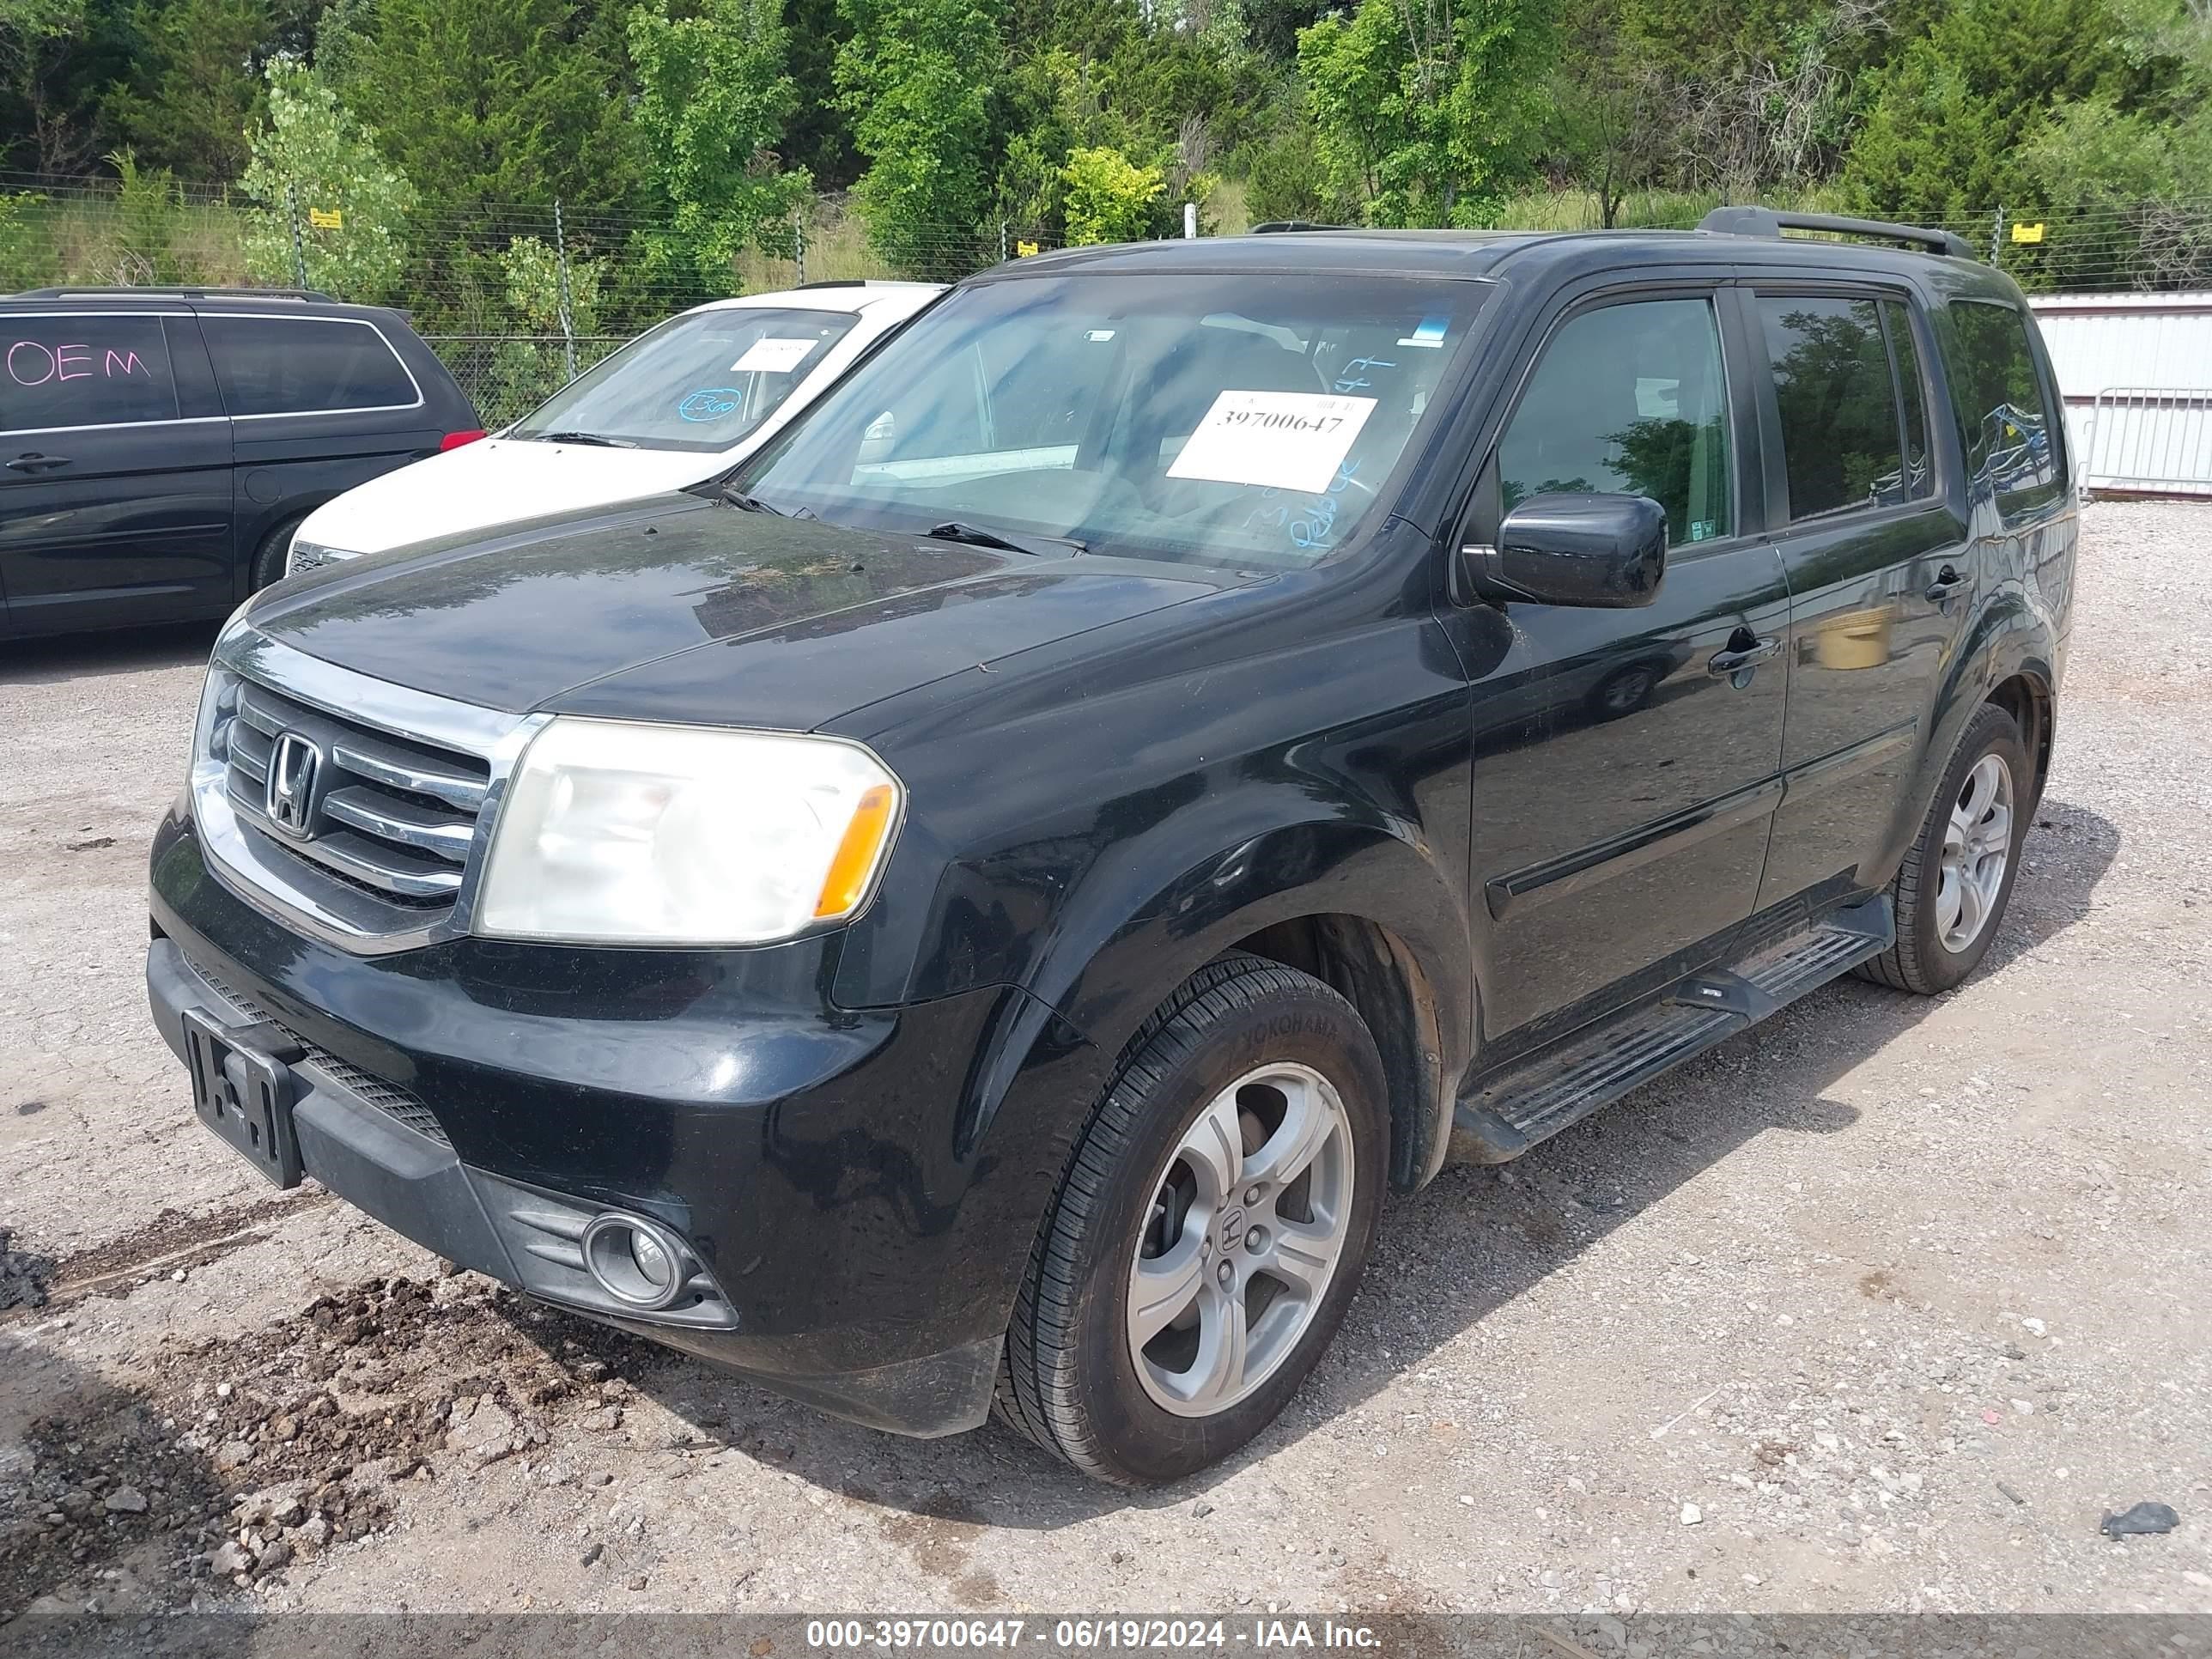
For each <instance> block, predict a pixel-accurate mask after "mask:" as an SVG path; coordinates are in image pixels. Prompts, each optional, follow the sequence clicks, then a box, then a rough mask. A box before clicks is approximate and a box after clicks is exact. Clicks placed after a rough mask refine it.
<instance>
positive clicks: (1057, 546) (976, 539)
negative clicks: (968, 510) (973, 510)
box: [921, 519, 1090, 559]
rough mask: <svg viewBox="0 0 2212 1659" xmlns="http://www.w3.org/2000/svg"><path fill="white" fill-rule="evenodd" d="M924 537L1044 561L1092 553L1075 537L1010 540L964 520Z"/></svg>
mask: <svg viewBox="0 0 2212 1659" xmlns="http://www.w3.org/2000/svg"><path fill="white" fill-rule="evenodd" d="M921 533H922V534H923V535H925V536H927V537H928V538H930V539H931V540H932V541H938V542H960V543H963V544H966V545H967V546H969V547H997V548H1003V549H1005V550H1006V551H1007V552H1009V553H1033V554H1035V555H1036V556H1037V557H1038V558H1040V559H1049V558H1052V557H1054V556H1056V555H1058V554H1059V553H1060V550H1062V549H1063V548H1073V550H1075V551H1076V552H1078V553H1088V552H1089V551H1090V549H1089V548H1088V547H1086V546H1085V545H1084V544H1082V543H1081V542H1079V541H1078V540H1076V539H1075V538H1074V537H1073V536H1009V535H1007V534H1006V532H1004V531H1002V530H986V529H985V528H984V527H983V526H981V525H980V524H969V523H968V522H967V521H966V520H962V519H947V520H945V522H944V523H943V524H940V525H932V526H930V527H929V528H928V529H927V530H925V531H923V532H921Z"/></svg>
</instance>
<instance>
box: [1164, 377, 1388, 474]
mask: <svg viewBox="0 0 2212 1659" xmlns="http://www.w3.org/2000/svg"><path fill="white" fill-rule="evenodd" d="M1374 412H1375V399H1374V398H1340V397H1331V396H1329V395H1328V394H1327V393H1324V392H1223V393H1222V394H1221V395H1220V396H1219V397H1218V398H1215V399H1214V400H1213V407H1212V408H1211V409H1209V410H1206V417H1205V418H1204V419H1203V420H1201V421H1200V422H1199V423H1198V429H1197V430H1196V431H1195V432H1193V433H1192V434H1191V435H1190V439H1189V441H1188V442H1187V443H1185V444H1184V445H1183V447H1182V453H1179V454H1178V455H1177V456H1176V459H1175V465H1173V466H1170V468H1169V469H1168V477H1170V478H1206V479H1210V480H1212V482H1214V483H1233V484H1257V485H1259V486H1260V487H1261V488H1262V489H1297V490H1304V491H1305V492H1307V493H1308V494H1313V493H1316V492H1318V491H1320V490H1324V489H1328V486H1329V483H1330V482H1331V481H1332V480H1333V479H1334V477H1336V469H1337V468H1338V466H1339V465H1341V464H1342V463H1343V460H1344V458H1345V456H1346V454H1347V453H1350V451H1351V449H1352V441H1353V440H1354V439H1356V438H1358V436H1359V428H1361V427H1363V426H1364V425H1366V424H1367V417H1368V416H1370V415H1371V414H1373V413H1374Z"/></svg>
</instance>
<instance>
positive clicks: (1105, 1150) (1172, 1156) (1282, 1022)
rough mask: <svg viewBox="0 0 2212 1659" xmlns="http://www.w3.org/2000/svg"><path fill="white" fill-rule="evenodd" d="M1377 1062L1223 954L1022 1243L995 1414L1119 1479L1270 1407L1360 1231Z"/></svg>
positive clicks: (1355, 1272)
mask: <svg viewBox="0 0 2212 1659" xmlns="http://www.w3.org/2000/svg"><path fill="white" fill-rule="evenodd" d="M1387 1110H1388V1109H1387V1105H1386V1094H1385V1084H1384V1081H1383V1062H1382V1058H1381V1056H1380V1054H1377V1052H1376V1047H1375V1041H1374V1038H1373V1037H1372V1036H1370V1034H1369V1032H1368V1030H1367V1028H1366V1026H1365V1024H1364V1023H1362V1021H1361V1020H1360V1018H1359V1016H1358V1013H1357V1012H1355V1011H1354V1010H1353V1009H1352V1005H1351V1004H1349V1003H1348V1002H1346V1000H1344V999H1343V998H1342V997H1340V996H1339V995H1338V994H1336V993H1335V992H1334V991H1333V990H1331V989H1330V988H1329V987H1328V986H1326V985H1324V984H1322V982H1321V981H1319V980H1316V979H1315V978H1313V977H1312V976H1311V975H1306V974H1302V973H1299V972H1297V971H1296V970H1295V969H1289V968H1285V967H1282V966H1280V965H1279V964H1277V963H1270V962H1265V961H1262V960H1261V959H1260V958H1258V957H1227V958H1225V959H1224V960H1222V961H1220V962H1218V963H1212V964H1210V965H1209V966H1207V967H1206V968H1205V969H1202V970H1200V972H1199V973H1198V974H1197V975H1194V977H1193V978H1192V979H1191V980H1190V981H1188V983H1187V984H1186V985H1185V986H1184V987H1182V990H1181V991H1179V992H1178V993H1177V994H1176V996H1175V997H1174V998H1173V999H1171V1000H1170V1001H1169V1003H1168V1005H1167V1006H1165V1007H1164V1008H1163V1009H1162V1010H1161V1011H1160V1012H1158V1013H1157V1014H1155V1015H1154V1016H1153V1017H1152V1019H1151V1020H1150V1021H1148V1022H1147V1023H1146V1026H1145V1028H1144V1029H1143V1030H1141V1031H1139V1033H1138V1035H1137V1036H1136V1038H1135V1039H1134V1040H1133V1042H1132V1043H1131V1044H1130V1047H1129V1048H1128V1050H1127V1053H1126V1054H1125V1056H1124V1058H1123V1061H1122V1064H1121V1070H1120V1071H1119V1073H1117V1074H1116V1076H1115V1080H1114V1082H1113V1083H1112V1085H1110V1086H1109V1088H1108V1090H1107V1092H1106V1097H1105V1099H1104V1101H1103V1103H1101V1105H1100V1106H1099V1108H1098V1109H1097V1113H1096V1114H1095V1115H1093V1117H1092V1119H1091V1123H1090V1124H1089V1126H1088V1127H1086V1128H1085V1132H1084V1134H1083V1136H1082V1139H1080V1141H1079V1143H1078V1146H1077V1149H1076V1153H1075V1157H1074V1160H1073V1164H1072V1165H1071V1166H1070V1169H1069V1170H1068V1174H1067V1176H1066V1182H1065V1183H1064V1185H1063V1186H1062V1188H1061V1190H1060V1194H1059V1196H1058V1198H1057V1200H1055V1202H1054V1206H1053V1210H1052V1212H1051V1213H1050V1214H1049V1215H1048V1217H1047V1218H1046V1221H1045V1224H1044V1226H1043V1228H1042V1231H1041V1233H1040V1235H1039V1237H1038V1239H1037V1243H1036V1249H1035V1250H1034V1251H1033V1253H1032V1255H1031V1259H1030V1272H1029V1275H1028V1278H1027V1279H1026V1280H1025V1282H1024V1285H1023V1288H1022V1291H1021V1295H1020V1297H1019V1299H1018V1303H1017V1304H1016V1308H1015V1312H1014V1319H1013V1322H1012V1328H1010V1329H1009V1331H1008V1333H1007V1341H1006V1364H1005V1367H1004V1370H1003V1371H1002V1373H1001V1376H1000V1397H999V1412H1000V1416H1001V1417H1002V1418H1003V1419H1006V1421H1008V1422H1010V1423H1012V1425H1014V1426H1016V1427H1017V1428H1018V1429H1020V1430H1021V1431H1023V1432H1024V1433H1025V1434H1027V1435H1028V1436H1029V1437H1030V1438H1031V1439H1033V1440H1035V1441H1036V1443H1038V1444H1039V1445H1041V1446H1042V1447H1044V1448H1045V1449H1047V1450H1049V1451H1052V1452H1054V1453H1056V1454H1057V1455H1060V1456H1061V1457H1064V1458H1066V1460H1067V1461H1068V1462H1071V1463H1073V1464H1074V1465H1075V1466H1076V1468H1079V1469H1082V1470H1084V1471H1085V1473H1086V1474H1092V1475H1095V1476H1097V1477H1098V1478H1100V1479H1102V1480H1111V1481H1115V1482H1116V1483H1119V1484H1122V1485H1139V1484H1145V1483H1150V1482H1154V1481H1163V1480H1175V1479H1176V1478H1177V1477H1178V1476H1181V1475H1184V1474H1189V1473H1191V1472H1192V1471H1193V1470H1194V1469H1199V1468H1204V1467H1205V1466H1206V1465H1207V1464H1209V1463H1212V1462H1215V1461H1217V1460H1218V1459H1219V1458H1221V1457H1224V1456H1225V1455H1228V1454H1229V1453H1230V1452H1231V1451H1233V1450H1235V1449H1237V1447H1239V1446H1241V1445H1243V1443H1245V1442H1246V1441H1248V1440H1249V1439H1250V1438H1251V1437H1253V1436H1254V1435H1255V1434H1257V1433H1258V1432H1259V1431H1261V1429H1263V1428H1265V1427H1266V1426H1267V1424H1268V1423H1269V1422H1271V1421H1272V1420H1273V1419H1274V1417H1275V1416H1276V1414H1277V1413H1279V1412H1280V1411H1281V1410H1282V1408H1283V1407H1284V1405H1285V1403H1286V1402H1287V1401H1289V1400H1290V1398H1291V1395H1293V1394H1294V1393H1296V1392H1297V1387H1298V1384H1299V1383H1301V1382H1302V1381H1304V1377H1305V1376H1306V1373H1307V1372H1308V1371H1310V1370H1311V1369H1312V1368H1313V1364H1314V1362H1315V1361H1316V1359H1317V1358H1319V1357H1320V1355H1321V1352H1322V1350H1323V1349H1324V1348H1326V1347H1327V1346H1328V1342H1329V1340H1330V1338H1331V1337H1332V1336H1334V1334H1335V1331H1336V1328H1337V1326H1338V1324H1339V1323H1340V1322H1341V1321H1342V1319H1343V1316H1344V1310H1345V1307H1346V1304H1347V1303H1349V1302H1350V1300H1351V1298H1352V1291H1353V1290H1354V1288H1355V1287H1356V1285H1357V1284H1358V1278H1359V1273H1360V1270H1361V1269H1362V1267H1364V1266H1365V1264H1366V1260H1367V1255H1368V1251H1369V1249H1370V1246H1371V1244H1372V1243H1373V1239H1374V1234H1375V1227H1376V1218H1377V1217H1378V1216H1379V1214H1380V1212H1381V1207H1382V1196H1383V1168H1384V1164H1385V1160H1386V1157H1387V1152H1388V1146H1389V1132H1388V1127H1387V1123H1388V1118H1387Z"/></svg>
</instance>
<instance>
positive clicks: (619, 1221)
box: [581, 1212, 690, 1312]
mask: <svg viewBox="0 0 2212 1659" xmlns="http://www.w3.org/2000/svg"><path fill="white" fill-rule="evenodd" d="M581 1243H582V1245H583V1250H584V1265H585V1267H587V1268H589V1269H590V1270H591V1274H592V1278H593V1279H596V1280H597V1281H598V1282H599V1288H600V1289H601V1290H604V1291H606V1293H607V1294H608V1295H610V1296H611V1297H615V1298H616V1299H617V1301H620V1302H623V1303H626V1304H629V1306H631V1307H633V1308H637V1309H641V1310H645V1311H647V1312H653V1311H657V1310H659V1309H662V1308H665V1307H667V1306H669V1305H670V1304H672V1303H674V1302H675V1301H676V1300H677V1299H678V1297H681V1296H682V1295H683V1294H684V1289H685V1285H686V1283H687V1281H688V1279H690V1273H689V1272H688V1271H687V1267H686V1263H687V1262H688V1261H689V1260H690V1256H689V1255H688V1253H687V1252H686V1251H685V1250H684V1244H683V1241H682V1240H680V1239H678V1237H676V1235H675V1234H673V1233H671V1232H670V1231H668V1230H667V1229H666V1228H665V1227H663V1226H661V1225H659V1223H658V1222H653V1221H647V1220H645V1219H644V1218H641V1217H639V1216H631V1215H618V1214H615V1213H612V1212H610V1213H608V1214H606V1215H602V1216H597V1217H594V1218H592V1223H591V1225H588V1226H587V1227H586V1228H585V1229H584V1237H583V1239H582V1241H581Z"/></svg>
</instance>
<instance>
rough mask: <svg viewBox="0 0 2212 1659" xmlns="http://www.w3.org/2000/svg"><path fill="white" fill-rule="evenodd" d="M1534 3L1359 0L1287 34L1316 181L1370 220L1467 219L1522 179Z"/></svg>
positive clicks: (1540, 83) (1537, 79)
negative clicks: (1308, 112)
mask: <svg viewBox="0 0 2212 1659" xmlns="http://www.w3.org/2000/svg"><path fill="white" fill-rule="evenodd" d="M1546 17H1547V9H1546V8H1545V7H1544V6H1543V5H1542V4H1541V0H1360V3H1359V8H1358V10H1357V11H1356V12H1354V13H1353V14H1352V16H1351V17H1349V18H1344V17H1340V16H1334V15H1333V16H1328V17H1324V18H1323V19H1322V21H1320V22H1318V23H1316V24H1315V25H1313V27H1310V28H1308V29H1306V30H1304V31H1303V32H1302V33H1300V34H1299V36H1298V71H1299V74H1300V76H1302V77H1303V79H1304V82H1305V87H1306V95H1307V97H1308V99H1309V100H1310V104H1311V107H1312V110H1313V117H1314V130H1315V148H1316V151H1317V153H1318V155H1319V156H1320V159H1321V163H1322V170H1323V173H1324V174H1325V175H1326V177H1327V179H1328V183H1329V185H1330V187H1331V188H1332V189H1333V190H1334V191H1336V192H1337V193H1339V194H1343V195H1349V196H1352V197H1354V198H1355V199H1358V200H1360V201H1362V202H1364V212H1365V215H1366V216H1367V218H1368V220H1369V222H1371V223H1375V224H1381V225H1478V224H1481V223H1484V222H1486V219H1487V217H1488V216H1489V215H1490V214H1491V213H1492V212H1493V211H1494V210H1496V208H1497V206H1498V204H1499V203H1500V202H1501V201H1502V200H1503V199H1504V197H1505V196H1506V195H1507V194H1508V193H1509V192H1510V191H1513V190H1514V189H1516V188H1518V187H1519V186H1520V185H1522V183H1524V182H1525V181H1526V180H1527V179H1528V177H1529V176H1530V174H1531V172H1532V169H1533V162H1534V155H1535V152H1536V149H1537V141H1538V133H1539V131H1540V127H1541V121H1542V118H1543V87H1544V76H1545V72H1546V70H1547V67H1548V64H1549V60H1550V54H1551V40H1550V36H1549V32H1548V29H1547V27H1546Z"/></svg>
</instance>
